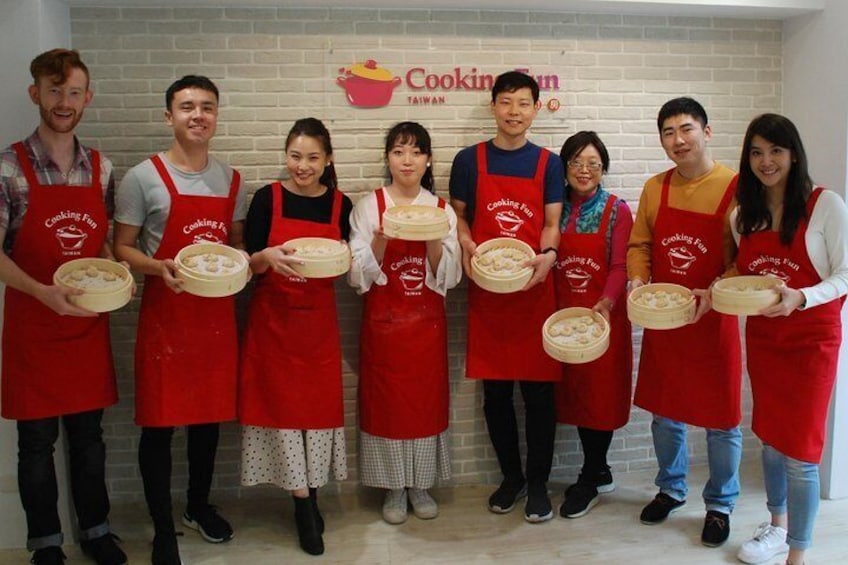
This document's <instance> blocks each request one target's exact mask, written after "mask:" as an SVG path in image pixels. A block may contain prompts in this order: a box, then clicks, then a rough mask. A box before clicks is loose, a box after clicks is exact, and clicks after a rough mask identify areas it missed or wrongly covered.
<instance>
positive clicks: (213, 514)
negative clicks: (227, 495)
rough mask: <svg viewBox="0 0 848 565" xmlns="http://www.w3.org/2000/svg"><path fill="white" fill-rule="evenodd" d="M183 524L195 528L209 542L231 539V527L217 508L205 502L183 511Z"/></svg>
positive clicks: (221, 541)
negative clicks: (204, 504)
mask: <svg viewBox="0 0 848 565" xmlns="http://www.w3.org/2000/svg"><path fill="white" fill-rule="evenodd" d="M183 524H184V525H185V526H187V527H189V528H191V529H192V530H197V531H198V532H200V535H201V536H203V539H205V540H206V541H208V542H209V543H223V542H225V541H230V540H231V539H233V528H232V526H230V523H229V522H227V521H226V520H224V519H223V518H222V517H221V515H220V514H218V509H217V508H215V507H214V506H212V505H211V504H207V505H206V506H203V507H200V508H197V509H192V510H191V511H189V510H188V509H186V511H185V512H184V513H183Z"/></svg>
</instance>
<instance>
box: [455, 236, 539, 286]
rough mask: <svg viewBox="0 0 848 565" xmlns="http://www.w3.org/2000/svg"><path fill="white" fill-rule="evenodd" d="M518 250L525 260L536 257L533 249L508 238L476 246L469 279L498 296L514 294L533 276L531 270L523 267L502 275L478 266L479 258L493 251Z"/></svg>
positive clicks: (519, 241)
mask: <svg viewBox="0 0 848 565" xmlns="http://www.w3.org/2000/svg"><path fill="white" fill-rule="evenodd" d="M500 248H505V249H518V250H519V251H521V252H523V253H524V254H525V255H527V259H528V260H529V259H532V258H533V257H535V256H536V253H535V252H534V251H533V248H532V247H530V246H529V245H527V244H526V243H524V242H523V241H521V240H518V239H512V238H510V237H496V238H494V239H490V240H488V241H484V242H483V243H481V244H480V245H478V246H477V253H476V254H475V255H474V256H473V257H471V279H472V280H473V281H474V282H475V283H477V285H478V286H479V287H480V288H482V289H484V290H488V291H489V292H495V293H498V294H508V293H510V292H516V291H519V290H521V289H522V288H524V285H526V284H527V281H529V280H530V278H531V277H532V276H533V269H532V268H530V267H524V268H522V269H519V270H518V271H515V272H510V273H505V274H503V275H501V274H498V273H494V272H492V271H487V270H485V267H484V266H482V265H481V264H480V259H481V257H482V256H483V255H484V254H485V253H486V252H487V251H490V250H493V249H500Z"/></svg>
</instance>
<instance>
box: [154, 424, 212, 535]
mask: <svg viewBox="0 0 848 565" xmlns="http://www.w3.org/2000/svg"><path fill="white" fill-rule="evenodd" d="M218 434H219V426H218V424H217V423H215V424H194V425H190V426H186V435H187V444H186V447H187V451H188V454H187V455H188V477H189V478H188V502H187V510H188V511H189V513H191V511H192V510H193V509H202V508H203V507H205V506H206V505H207V504H209V491H210V489H211V488H212V475H213V473H214V471H215V454H216V452H217V450H218ZM173 435H174V428H171V427H161V428H153V427H143V428H141V440H140V441H139V444H138V465H139V468H140V470H141V480H142V484H143V486H144V499H145V500H146V501H147V509H148V511H149V512H150V517H151V518H152V519H153V529H154V531H155V532H156V534H166V535H169V534H173V533H174V516H173V508H172V504H171V438H172V437H173Z"/></svg>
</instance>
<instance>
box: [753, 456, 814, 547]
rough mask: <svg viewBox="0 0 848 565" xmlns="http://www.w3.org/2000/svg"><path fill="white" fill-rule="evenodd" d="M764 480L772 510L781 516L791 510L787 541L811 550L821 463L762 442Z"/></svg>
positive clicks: (794, 545)
mask: <svg viewBox="0 0 848 565" xmlns="http://www.w3.org/2000/svg"><path fill="white" fill-rule="evenodd" d="M763 480H764V482H765V484H766V498H767V502H766V505H767V506H768V509H769V512H771V513H772V514H775V515H778V516H780V515H783V514H786V511H787V509H788V510H789V516H788V520H789V528H788V535H787V536H786V543H788V544H789V547H791V548H792V549H799V550H805V549H808V548H809V547H810V545H812V540H813V524H814V523H815V521H816V514H817V513H818V510H819V466H818V465H817V464H815V463H807V462H806V461H799V460H797V459H792V458H791V457H787V456H786V455H784V454H782V453H781V452H779V451H778V450H776V449H775V448H773V447H772V446H770V445H767V444H763Z"/></svg>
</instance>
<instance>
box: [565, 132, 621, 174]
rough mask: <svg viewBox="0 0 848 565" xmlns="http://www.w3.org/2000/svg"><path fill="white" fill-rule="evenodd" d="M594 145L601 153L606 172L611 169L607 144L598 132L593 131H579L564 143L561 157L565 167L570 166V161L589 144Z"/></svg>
mask: <svg viewBox="0 0 848 565" xmlns="http://www.w3.org/2000/svg"><path fill="white" fill-rule="evenodd" d="M590 145H591V146H593V147H594V148H595V149H597V150H598V153H600V154H601V163H602V164H603V165H604V172H607V171H608V170H609V164H610V156H609V152H608V151H607V148H606V145H604V142H603V141H601V138H600V137H598V134H597V133H595V132H593V131H578V132H577V133H575V134H574V135H572V136H571V137H569V138H568V139H566V140H565V143H563V144H562V149H561V150H560V152H559V158H560V160H561V161H562V167H563V169H565V168H567V167H568V162H569V161H571V160H572V159H574V157H575V156H577V155H579V154H580V152H581V151H583V150H584V149H586V148H587V147H588V146H590Z"/></svg>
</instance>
